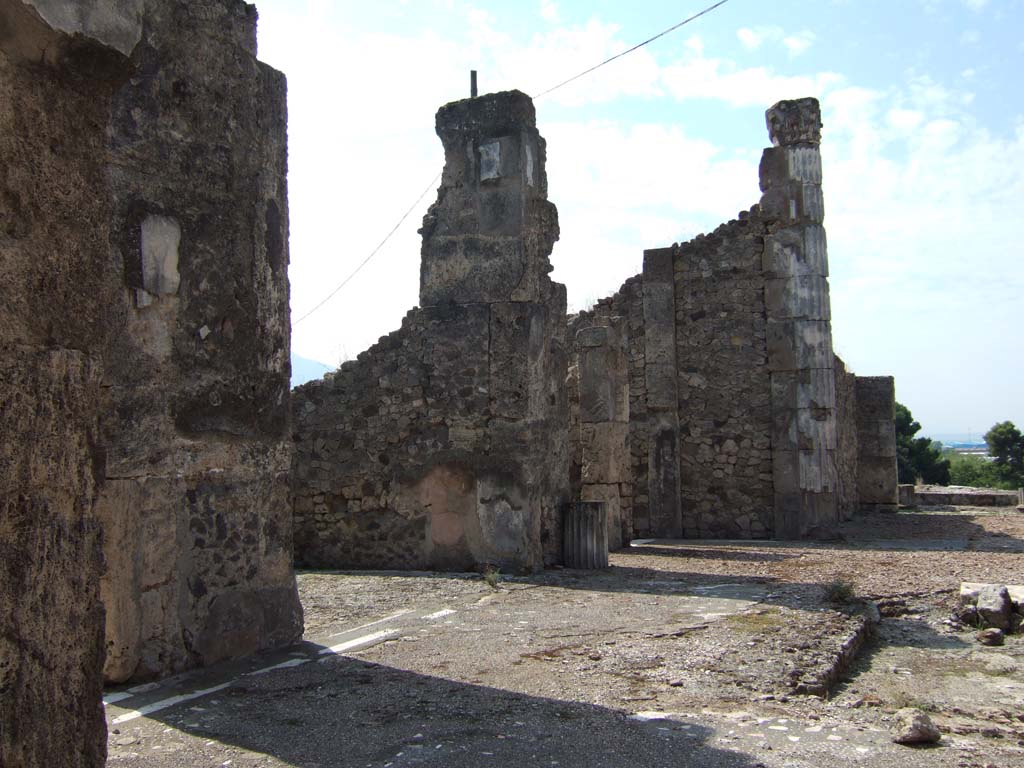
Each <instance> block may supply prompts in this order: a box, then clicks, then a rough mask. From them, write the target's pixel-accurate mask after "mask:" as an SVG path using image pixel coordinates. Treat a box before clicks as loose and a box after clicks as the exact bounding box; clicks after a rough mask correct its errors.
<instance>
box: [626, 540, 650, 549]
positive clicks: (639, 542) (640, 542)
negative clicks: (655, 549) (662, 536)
mask: <svg viewBox="0 0 1024 768" xmlns="http://www.w3.org/2000/svg"><path fill="white" fill-rule="evenodd" d="M654 541H655V540H654V539H633V540H632V541H631V542H629V546H631V547H642V546H644V545H646V544H653V543H654Z"/></svg>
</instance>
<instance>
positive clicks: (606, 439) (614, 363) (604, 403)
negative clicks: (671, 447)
mask: <svg viewBox="0 0 1024 768" xmlns="http://www.w3.org/2000/svg"><path fill="white" fill-rule="evenodd" d="M587 319H591V320H592V318H586V317H585V316H582V315H581V316H577V317H575V318H573V319H572V320H571V321H570V323H569V333H570V334H571V335H572V339H573V345H572V349H571V356H570V359H571V366H570V374H569V378H568V380H567V386H568V387H569V390H570V391H569V408H570V415H569V428H570V435H569V446H570V454H571V464H570V488H571V492H572V496H573V498H575V499H580V500H581V501H594V502H602V503H604V506H605V516H606V519H607V523H608V535H607V541H608V546H609V547H610V548H611V549H612V550H616V549H619V548H620V547H622V546H623V544H626V543H628V542H629V539H630V538H631V536H632V529H633V526H632V520H631V519H629V517H628V512H629V510H628V499H629V498H630V497H631V496H632V477H631V474H630V471H629V470H630V457H629V378H628V376H629V371H628V363H627V355H626V347H625V340H624V339H623V332H624V328H623V326H624V322H623V319H622V318H619V317H615V318H610V319H609V321H608V322H609V325H601V326H588V327H583V328H581V329H580V330H575V329H576V328H577V327H578V326H579V325H580V324H581V323H583V322H584V321H585V320H587Z"/></svg>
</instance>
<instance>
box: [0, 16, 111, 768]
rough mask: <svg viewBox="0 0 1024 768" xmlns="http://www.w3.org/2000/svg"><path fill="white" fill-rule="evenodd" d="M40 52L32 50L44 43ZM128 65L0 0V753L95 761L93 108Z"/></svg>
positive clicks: (104, 278) (99, 209)
mask: <svg viewBox="0 0 1024 768" xmlns="http://www.w3.org/2000/svg"><path fill="white" fill-rule="evenodd" d="M43 51H45V52H46V53H45V55H43V53H42V52H43ZM127 70H128V68H127V62H126V61H125V60H124V58H123V57H121V56H119V55H116V54H112V53H111V52H110V51H109V50H108V49H106V48H105V47H103V46H101V45H98V44H96V43H95V41H92V40H88V39H85V38H74V39H72V38H71V37H69V36H67V35H64V34H62V33H60V32H59V31H55V30H53V29H51V28H50V27H49V26H48V25H47V24H45V23H44V22H43V21H42V20H41V19H40V18H39V17H38V15H37V14H36V13H35V12H34V11H33V10H32V9H31V8H29V7H28V6H26V5H24V4H22V3H21V2H16V1H15V0H3V1H2V2H0V270H2V273H3V280H2V281H0V435H2V439H0V765H4V766H12V768H13V766H18V767H19V768H35V767H36V766H38V767H39V768H42V767H43V766H46V767H47V768H51V767H54V766H56V767H60V768H63V767H64V766H69V767H70V766H74V767H75V768H78V767H79V766H81V767H83V768H84V767H92V766H101V765H102V764H103V762H104V759H105V756H106V729H105V726H104V722H103V708H102V705H101V694H102V684H103V678H102V666H103V607H102V605H101V603H100V600H99V577H100V573H101V570H102V555H101V551H100V531H99V525H98V520H97V515H96V494H97V490H98V488H99V486H100V485H101V484H102V482H103V474H104V456H103V450H102V448H101V446H100V442H99V415H100V412H101V407H102V399H103V398H102V388H101V381H102V370H103V368H102V360H101V353H102V351H103V349H104V347H105V345H106V343H107V342H108V340H109V334H110V324H109V319H108V318H107V317H106V316H105V313H106V312H107V309H108V306H109V304H110V302H111V301H112V299H113V297H114V295H115V291H116V282H115V280H114V279H113V278H112V276H111V274H110V272H109V270H108V269H107V259H108V248H109V247H108V227H107V223H108V221H109V217H110V200H109V197H108V196H107V195H106V194H105V193H104V189H103V183H102V179H103V170H104V169H103V158H104V152H105V141H106V125H107V115H108V114H109V111H110V103H111V98H112V94H113V91H114V89H115V88H116V86H117V83H118V82H119V81H120V79H121V78H123V77H124V76H125V75H126V73H127Z"/></svg>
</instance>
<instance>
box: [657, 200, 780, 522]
mask: <svg viewBox="0 0 1024 768" xmlns="http://www.w3.org/2000/svg"><path fill="white" fill-rule="evenodd" d="M764 235H765V225H764V221H763V219H762V217H761V214H760V210H759V209H758V208H756V207H755V208H754V209H752V210H751V211H749V212H747V213H743V214H740V216H739V218H738V219H736V220H735V221H732V222H729V223H728V224H724V225H723V226H721V227H719V228H718V229H717V230H715V231H714V232H712V233H711V234H710V235H706V236H704V235H701V236H699V237H697V238H696V239H695V240H693V241H691V242H689V243H686V244H684V245H681V246H679V247H678V249H675V250H676V255H675V259H674V266H675V285H676V349H677V362H678V382H679V384H678V387H679V418H680V423H681V428H680V444H681V448H680V453H681V456H680V459H681V471H682V500H683V524H684V533H685V535H686V536H687V537H688V538H765V537H767V536H770V535H771V533H772V531H773V520H772V515H771V508H772V463H771V450H772V437H771V435H772V410H771V390H770V378H769V372H768V354H767V348H766V336H765V333H766V316H765V304H764V296H765V281H764V275H763V272H762V269H761V259H762V249H763V244H764Z"/></svg>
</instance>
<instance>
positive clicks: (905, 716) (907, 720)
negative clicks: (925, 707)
mask: <svg viewBox="0 0 1024 768" xmlns="http://www.w3.org/2000/svg"><path fill="white" fill-rule="evenodd" d="M894 730H895V735H894V736H893V737H892V740H893V741H894V742H896V743H897V744H934V743H936V742H937V741H939V740H940V739H941V738H942V731H940V730H939V729H938V728H937V727H936V725H935V724H934V723H933V722H932V719H931V718H930V717H928V715H926V714H925V713H924V712H922V711H921V710H919V709H914V708H912V707H906V708H904V709H901V710H899V711H898V712H897V713H896V723H895V726H894Z"/></svg>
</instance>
